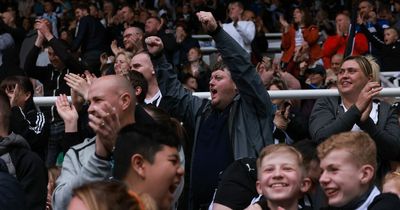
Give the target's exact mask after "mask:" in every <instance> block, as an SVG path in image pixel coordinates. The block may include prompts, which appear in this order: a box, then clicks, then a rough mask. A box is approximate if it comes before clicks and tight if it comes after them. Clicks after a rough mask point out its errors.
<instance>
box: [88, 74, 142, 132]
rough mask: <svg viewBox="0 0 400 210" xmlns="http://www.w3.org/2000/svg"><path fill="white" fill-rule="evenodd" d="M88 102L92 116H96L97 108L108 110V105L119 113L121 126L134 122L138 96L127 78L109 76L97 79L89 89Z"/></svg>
mask: <svg viewBox="0 0 400 210" xmlns="http://www.w3.org/2000/svg"><path fill="white" fill-rule="evenodd" d="M88 100H89V102H90V106H89V109H88V112H89V113H90V114H92V113H93V114H94V112H95V110H96V109H95V107H96V106H97V107H100V108H101V109H106V108H105V107H106V106H107V105H106V104H107V103H108V104H109V105H110V106H111V107H112V108H114V109H115V111H116V112H117V114H118V116H119V120H120V123H121V125H127V124H130V123H133V122H134V111H135V105H136V96H135V92H134V90H133V88H132V85H131V84H130V82H129V81H128V79H127V78H126V77H123V76H120V75H108V76H103V77H100V78H98V79H96V80H95V81H94V82H93V83H92V84H91V85H90V87H89V93H88Z"/></svg>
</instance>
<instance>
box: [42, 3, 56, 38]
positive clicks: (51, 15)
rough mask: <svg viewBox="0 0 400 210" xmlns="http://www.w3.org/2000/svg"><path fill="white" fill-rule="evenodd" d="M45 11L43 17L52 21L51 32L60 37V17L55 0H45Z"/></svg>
mask: <svg viewBox="0 0 400 210" xmlns="http://www.w3.org/2000/svg"><path fill="white" fill-rule="evenodd" d="M43 8H44V13H43V15H42V18H45V19H47V20H48V21H50V23H51V30H52V31H51V33H52V34H53V36H54V37H56V38H58V17H57V14H56V13H55V11H54V2H53V0H44V3H43Z"/></svg>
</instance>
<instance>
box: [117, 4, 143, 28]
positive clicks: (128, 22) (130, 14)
mask: <svg viewBox="0 0 400 210" xmlns="http://www.w3.org/2000/svg"><path fill="white" fill-rule="evenodd" d="M121 19H122V22H123V24H124V28H128V27H129V26H136V27H139V28H144V25H143V23H141V22H137V21H135V11H134V10H133V8H132V7H131V6H129V5H127V4H126V5H123V6H122V8H121Z"/></svg>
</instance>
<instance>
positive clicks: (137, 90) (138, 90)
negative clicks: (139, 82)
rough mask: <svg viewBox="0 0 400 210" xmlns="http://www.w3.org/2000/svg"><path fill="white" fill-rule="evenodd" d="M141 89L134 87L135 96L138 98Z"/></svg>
mask: <svg viewBox="0 0 400 210" xmlns="http://www.w3.org/2000/svg"><path fill="white" fill-rule="evenodd" d="M142 91H143V89H142V87H140V86H136V87H135V95H136V96H138V95H140V94H141V93H142Z"/></svg>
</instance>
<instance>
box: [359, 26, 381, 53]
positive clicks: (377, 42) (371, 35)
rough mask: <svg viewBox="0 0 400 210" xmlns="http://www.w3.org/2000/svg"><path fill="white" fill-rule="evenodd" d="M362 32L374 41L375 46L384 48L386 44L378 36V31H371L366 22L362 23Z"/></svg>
mask: <svg viewBox="0 0 400 210" xmlns="http://www.w3.org/2000/svg"><path fill="white" fill-rule="evenodd" d="M360 29H361V33H363V34H364V35H365V36H366V37H367V39H368V40H369V41H370V42H371V43H372V45H373V46H374V47H376V48H377V49H382V48H383V47H384V46H385V43H383V41H382V40H381V39H379V38H378V36H377V33H374V34H373V33H371V32H370V31H369V30H368V29H367V27H365V25H364V24H361V25H360Z"/></svg>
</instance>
